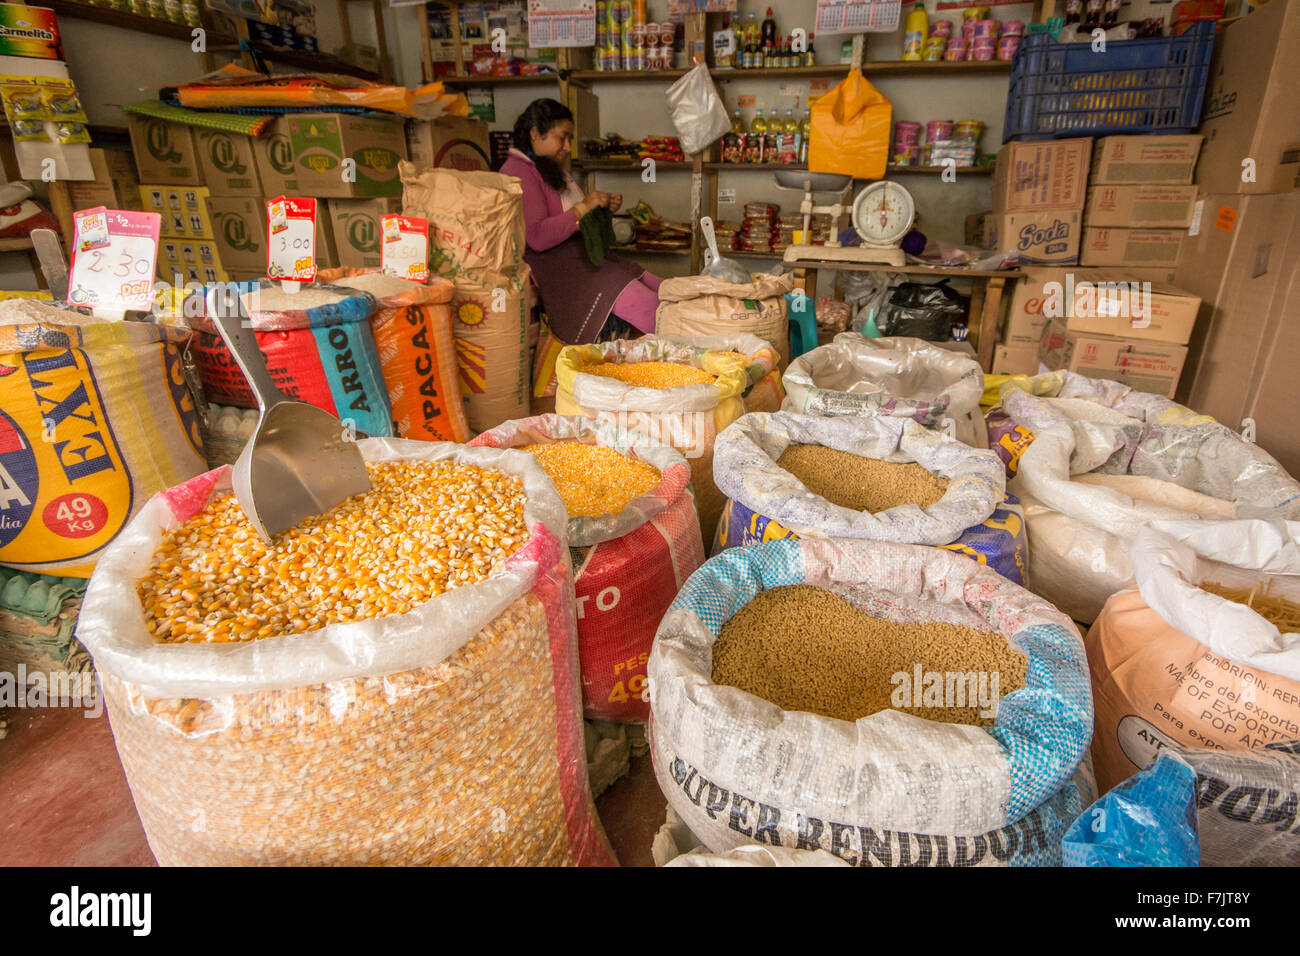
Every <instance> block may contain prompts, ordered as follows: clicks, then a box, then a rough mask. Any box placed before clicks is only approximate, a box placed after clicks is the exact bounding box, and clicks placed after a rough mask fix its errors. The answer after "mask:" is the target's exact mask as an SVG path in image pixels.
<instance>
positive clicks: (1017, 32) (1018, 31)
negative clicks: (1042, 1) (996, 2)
mask: <svg viewBox="0 0 1300 956" xmlns="http://www.w3.org/2000/svg"><path fill="white" fill-rule="evenodd" d="M1002 35H1003V36H1004V37H1019V36H1024V35H1025V25H1024V23H1023V22H1021V21H1020V20H1007V21H1006V22H1004V23H1003V24H1002Z"/></svg>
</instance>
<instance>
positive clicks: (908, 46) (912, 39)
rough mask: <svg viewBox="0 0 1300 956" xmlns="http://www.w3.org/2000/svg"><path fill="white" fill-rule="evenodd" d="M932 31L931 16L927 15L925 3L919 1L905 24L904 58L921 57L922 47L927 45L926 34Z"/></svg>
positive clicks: (913, 58) (917, 58)
mask: <svg viewBox="0 0 1300 956" xmlns="http://www.w3.org/2000/svg"><path fill="white" fill-rule="evenodd" d="M929 32H930V18H929V17H927V16H926V15H925V4H923V3H920V2H919V0H918V2H917V3H916V4H915V5H914V6H913V7H912V12H911V13H909V14H908V15H907V22H906V23H905V24H904V26H903V59H904V60H919V59H921V49H922V47H924V46H925V37H926V34H927V33H929Z"/></svg>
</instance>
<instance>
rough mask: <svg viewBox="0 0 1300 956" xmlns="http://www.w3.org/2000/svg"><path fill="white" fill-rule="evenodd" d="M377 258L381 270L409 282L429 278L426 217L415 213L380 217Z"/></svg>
mask: <svg viewBox="0 0 1300 956" xmlns="http://www.w3.org/2000/svg"><path fill="white" fill-rule="evenodd" d="M379 224H380V233H381V235H382V236H383V242H381V243H380V246H379V250H380V251H379V261H380V262H381V263H382V266H383V271H384V273H385V274H387V275H390V276H397V277H398V278H399V279H410V280H411V281H412V282H428V281H429V220H427V219H420V218H418V217H415V216H383V217H381V218H380V220H379Z"/></svg>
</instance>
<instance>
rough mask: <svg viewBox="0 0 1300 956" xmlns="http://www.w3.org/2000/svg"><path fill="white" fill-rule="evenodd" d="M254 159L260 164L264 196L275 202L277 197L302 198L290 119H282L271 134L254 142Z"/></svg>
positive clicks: (264, 134) (273, 125) (258, 173)
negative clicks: (290, 133)
mask: <svg viewBox="0 0 1300 956" xmlns="http://www.w3.org/2000/svg"><path fill="white" fill-rule="evenodd" d="M253 158H254V159H255V160H256V162H257V177H258V179H260V180H261V182H262V195H263V196H265V197H266V198H269V199H274V198H275V197H276V196H297V195H299V191H298V173H297V172H296V171H295V170H294V168H293V144H292V143H291V142H290V141H289V121H288V118H287V117H284V116H281V117H279V118H278V119H276V121H275V122H274V123H272V124H271V128H270V129H269V130H268V131H267V132H265V133H263V134H262V135H261V136H258V137H255V138H254V139H253Z"/></svg>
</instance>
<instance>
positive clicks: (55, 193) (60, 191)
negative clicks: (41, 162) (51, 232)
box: [50, 181, 74, 249]
mask: <svg viewBox="0 0 1300 956" xmlns="http://www.w3.org/2000/svg"><path fill="white" fill-rule="evenodd" d="M50 212H51V213H53V214H54V218H55V219H57V220H58V221H59V232H60V233H61V234H62V236H63V247H64V249H71V248H72V236H73V230H74V223H73V220H72V214H73V212H74V210H73V208H72V196H71V195H70V194H69V192H68V184H67V183H64V182H58V181H55V182H52V183H50Z"/></svg>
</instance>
